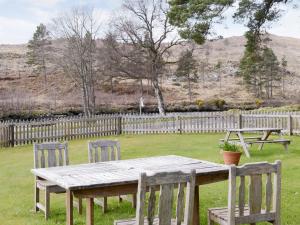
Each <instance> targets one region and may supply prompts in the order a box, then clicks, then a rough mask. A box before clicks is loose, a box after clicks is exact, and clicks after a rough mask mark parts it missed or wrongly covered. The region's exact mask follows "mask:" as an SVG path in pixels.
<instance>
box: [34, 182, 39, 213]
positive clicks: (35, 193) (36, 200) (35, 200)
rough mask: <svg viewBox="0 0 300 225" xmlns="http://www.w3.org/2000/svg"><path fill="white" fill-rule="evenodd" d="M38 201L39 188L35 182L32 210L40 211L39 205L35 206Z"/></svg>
mask: <svg viewBox="0 0 300 225" xmlns="http://www.w3.org/2000/svg"><path fill="white" fill-rule="evenodd" d="M39 202H40V189H39V188H38V187H37V185H36V183H35V187H34V211H35V212H38V211H40V209H39V207H37V203H39Z"/></svg>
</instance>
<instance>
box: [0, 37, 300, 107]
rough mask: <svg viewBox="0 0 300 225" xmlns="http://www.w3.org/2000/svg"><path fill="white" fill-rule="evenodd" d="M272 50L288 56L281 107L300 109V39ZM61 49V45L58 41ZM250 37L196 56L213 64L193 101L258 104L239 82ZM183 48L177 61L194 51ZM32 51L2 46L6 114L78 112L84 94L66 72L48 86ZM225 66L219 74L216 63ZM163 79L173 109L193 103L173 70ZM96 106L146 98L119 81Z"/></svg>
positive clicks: (0, 81)
mask: <svg viewBox="0 0 300 225" xmlns="http://www.w3.org/2000/svg"><path fill="white" fill-rule="evenodd" d="M270 38H271V39H272V41H271V42H270V46H271V47H272V48H273V49H274V51H275V53H276V55H277V57H278V59H279V60H280V59H281V58H282V57H283V56H286V59H287V61H288V70H289V71H290V74H289V75H288V76H287V78H286V94H285V98H283V97H282V96H281V93H280V92H275V101H281V102H286V103H298V102H299V101H300V98H299V96H300V95H299V94H300V89H299V88H298V87H299V85H300V77H299V74H298V72H299V65H300V39H295V38H288V37H279V36H274V35H271V36H270ZM54 45H56V46H60V45H61V42H60V41H54ZM244 45H245V39H244V37H230V38H226V39H221V40H216V41H210V42H207V43H206V44H204V45H203V46H197V47H196V50H195V54H196V58H197V61H198V62H207V63H208V66H207V67H205V70H204V72H203V70H202V69H201V68H199V71H198V75H199V79H198V82H197V83H194V84H192V86H193V101H194V100H196V99H203V100H205V101H208V100H209V99H218V98H221V99H224V100H225V101H226V102H234V103H239V102H253V103H254V102H255V98H254V96H253V95H252V94H251V93H249V91H248V90H247V89H246V88H245V86H244V85H243V81H242V79H241V78H240V77H237V76H236V71H237V68H238V63H239V60H240V58H241V56H242V55H243V51H244ZM188 47H189V46H185V47H177V48H175V49H174V50H173V55H174V56H175V58H176V56H178V55H179V54H180V52H181V51H182V50H183V49H185V48H188ZM26 51H27V48H26V45H0V108H1V109H2V111H5V110H6V111H9V110H10V109H11V110H15V111H24V110H25V111H26V110H31V109H35V110H42V111H46V112H53V111H63V110H66V109H72V108H73V109H77V108H79V107H80V99H81V91H80V89H79V88H78V87H77V86H76V85H75V84H74V83H73V82H72V80H70V79H69V78H68V77H67V76H66V75H65V74H63V73H62V72H61V71H60V70H57V68H55V67H54V66H53V65H51V66H50V67H49V68H48V73H49V74H48V82H47V84H46V85H45V84H44V78H43V77H42V76H36V75H34V74H33V73H32V68H30V67H29V66H28V65H27V64H26ZM218 61H220V62H222V67H221V70H220V72H221V73H220V74H221V83H220V80H219V71H217V70H216V69H215V65H216V63H217V62H218ZM170 71H171V72H169V73H168V74H167V75H168V76H167V75H166V76H165V77H164V78H163V79H162V84H163V87H164V96H165V99H166V102H167V104H174V103H179V102H183V101H187V100H188V90H187V84H185V83H182V82H180V81H179V80H176V79H175V78H174V77H173V76H172V68H171V70H170ZM96 89H97V90H96V102H97V105H98V106H102V107H106V108H107V107H109V108H118V107H120V106H127V107H128V106H130V105H134V104H135V105H136V104H137V102H138V100H139V97H140V95H141V91H140V86H139V83H138V82H136V81H126V82H124V81H122V82H120V81H114V91H113V92H111V88H110V84H109V83H100V82H99V84H97V85H96ZM148 89H149V90H148V91H147V82H146V81H145V82H144V90H146V91H144V99H145V101H146V104H147V105H149V104H154V103H155V98H154V97H153V95H152V94H151V93H152V90H151V87H149V88H148Z"/></svg>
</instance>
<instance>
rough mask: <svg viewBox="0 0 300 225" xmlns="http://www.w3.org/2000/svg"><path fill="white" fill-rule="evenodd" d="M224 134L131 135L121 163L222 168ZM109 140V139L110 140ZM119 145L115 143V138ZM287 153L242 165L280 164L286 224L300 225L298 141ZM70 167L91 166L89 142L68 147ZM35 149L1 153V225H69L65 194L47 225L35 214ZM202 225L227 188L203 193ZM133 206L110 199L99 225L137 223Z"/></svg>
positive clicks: (277, 150) (272, 151)
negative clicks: (156, 161)
mask: <svg viewBox="0 0 300 225" xmlns="http://www.w3.org/2000/svg"><path fill="white" fill-rule="evenodd" d="M223 137H224V134H190V135H179V134H178V135H177V134H174V135H171V134H166V135H130V136H120V137H118V139H119V140H120V142H121V149H122V150H121V151H122V158H123V159H129V158H137V157H147V156H158V155H169V154H175V155H182V156H187V157H193V158H197V159H203V160H209V161H213V162H217V163H221V162H222V158H221V155H220V153H219V149H218V140H219V139H220V138H223ZM106 138H110V137H106ZM111 138H113V139H115V138H116V137H111ZM291 139H292V144H291V145H290V147H289V152H284V150H283V146H281V145H278V144H272V145H270V144H269V145H265V147H264V149H263V151H257V150H256V148H255V147H254V148H252V150H251V156H252V158H251V159H247V158H246V157H244V156H243V157H242V162H241V163H246V162H257V161H268V162H274V161H275V160H276V159H280V160H282V164H283V171H282V177H283V180H282V224H283V225H299V224H300V213H299V212H300V137H292V138H291ZM69 155H70V164H77V163H86V162H87V159H88V158H87V140H76V141H70V142H69ZM32 166H33V153H32V145H27V146H22V147H15V148H11V149H9V148H7V149H0V184H1V188H0V225H44V224H49V225H50V224H51V225H54V224H65V205H64V197H65V196H64V194H60V195H55V194H53V195H51V216H50V219H49V220H48V221H45V220H44V217H43V214H42V213H37V214H36V213H34V212H33V190H34V189H33V181H34V177H33V175H32V174H31V173H30V169H31V168H32ZM200 204H201V209H200V210H201V212H200V213H201V214H200V215H201V222H202V224H207V222H206V210H207V208H209V207H219V206H225V205H226V204H227V182H220V183H216V184H211V185H206V186H201V187H200ZM134 214H135V211H134V210H133V209H132V208H131V204H130V203H129V202H123V203H121V204H119V203H118V202H117V199H114V198H110V199H109V212H108V213H106V214H102V212H101V210H100V208H99V207H98V206H95V224H97V225H100V224H101V225H110V224H113V221H114V219H120V218H128V217H133V216H134ZM74 222H75V224H85V216H84V215H83V216H80V215H78V214H77V212H75V213H74Z"/></svg>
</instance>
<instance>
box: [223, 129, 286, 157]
mask: <svg viewBox="0 0 300 225" xmlns="http://www.w3.org/2000/svg"><path fill="white" fill-rule="evenodd" d="M244 133H262V135H261V136H258V137H245V136H244V135H243V134H244ZM272 133H275V134H279V135H280V138H279V139H275V140H268V138H269V137H270V135H271V134H272ZM231 134H236V135H237V138H230V135H231ZM221 141H222V142H234V141H237V142H238V143H239V144H241V146H242V148H243V150H244V153H245V155H246V156H247V157H248V158H249V157H250V153H249V148H248V145H249V144H250V145H251V144H255V143H257V144H259V147H258V149H259V150H262V148H263V146H264V144H266V143H280V144H283V145H284V147H285V149H286V150H287V145H288V144H290V140H287V139H284V138H283V137H282V129H281V128H241V129H228V130H227V133H226V136H225V138H224V139H221Z"/></svg>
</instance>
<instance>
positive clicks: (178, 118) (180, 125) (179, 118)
mask: <svg viewBox="0 0 300 225" xmlns="http://www.w3.org/2000/svg"><path fill="white" fill-rule="evenodd" d="M177 121H178V123H179V127H178V131H179V133H180V134H182V121H181V116H177Z"/></svg>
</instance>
